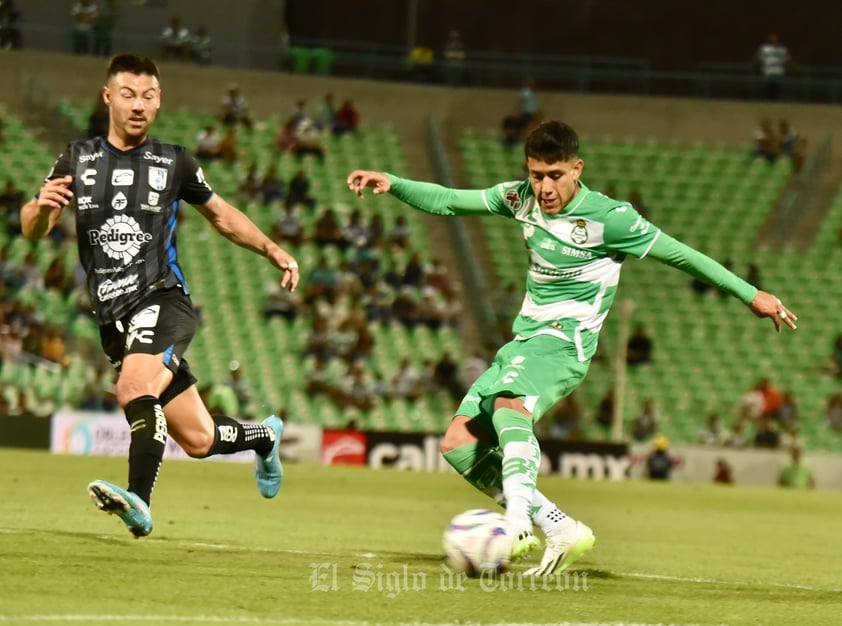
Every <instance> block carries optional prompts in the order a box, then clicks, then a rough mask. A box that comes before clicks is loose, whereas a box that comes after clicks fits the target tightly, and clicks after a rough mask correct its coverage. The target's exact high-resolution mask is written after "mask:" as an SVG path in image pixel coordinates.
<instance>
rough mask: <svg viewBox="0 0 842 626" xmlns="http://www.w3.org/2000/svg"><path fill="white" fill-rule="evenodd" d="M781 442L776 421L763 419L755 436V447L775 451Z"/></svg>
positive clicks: (767, 418)
mask: <svg viewBox="0 0 842 626" xmlns="http://www.w3.org/2000/svg"><path fill="white" fill-rule="evenodd" d="M780 442H781V438H780V434H778V429H777V426H775V420H773V419H772V418H771V417H763V418H761V420H760V425H759V426H758V428H757V432H756V433H755V434H754V447H755V448H767V449H772V450H774V449H777V448H778V446H779V445H780Z"/></svg>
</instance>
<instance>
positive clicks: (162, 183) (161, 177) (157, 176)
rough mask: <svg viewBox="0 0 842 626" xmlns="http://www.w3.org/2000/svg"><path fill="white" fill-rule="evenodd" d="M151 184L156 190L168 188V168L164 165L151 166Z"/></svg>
mask: <svg viewBox="0 0 842 626" xmlns="http://www.w3.org/2000/svg"><path fill="white" fill-rule="evenodd" d="M149 186H150V187H152V189H154V190H155V191H163V190H164V189H166V188H167V169H166V168H164V167H150V168H149Z"/></svg>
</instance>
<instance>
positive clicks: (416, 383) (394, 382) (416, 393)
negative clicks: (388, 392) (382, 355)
mask: <svg viewBox="0 0 842 626" xmlns="http://www.w3.org/2000/svg"><path fill="white" fill-rule="evenodd" d="M390 382H391V389H392V397H393V398H397V399H399V400H411V401H415V400H417V399H418V398H419V397H420V396H421V394H422V393H423V392H422V389H421V385H420V382H421V373H420V372H419V371H418V368H416V367H415V366H414V365H413V364H412V362H411V361H410V360H409V358H408V357H404V358H402V359H401V361H400V363H399V364H398V369H397V371H396V372H395V373H394V374H393V375H392V378H391V381H390Z"/></svg>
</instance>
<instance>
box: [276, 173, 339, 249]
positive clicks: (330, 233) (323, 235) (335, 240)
mask: <svg viewBox="0 0 842 626" xmlns="http://www.w3.org/2000/svg"><path fill="white" fill-rule="evenodd" d="M290 193H292V189H291V188H290ZM287 201H289V199H287ZM313 241H314V242H315V243H316V245H317V246H319V247H320V248H321V247H324V246H336V247H337V248H341V247H342V246H343V245H344V244H345V237H344V236H343V234H342V225H341V224H340V223H339V220H338V219H337V217H336V211H334V210H333V209H332V208H331V207H325V208H324V210H323V211H322V214H321V215H320V216H319V217H318V218H317V219H316V223H315V224H314V232H313Z"/></svg>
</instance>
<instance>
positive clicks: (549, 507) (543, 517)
mask: <svg viewBox="0 0 842 626" xmlns="http://www.w3.org/2000/svg"><path fill="white" fill-rule="evenodd" d="M566 517H567V515H566V514H565V513H564V512H563V511H561V510H560V509H559V508H558V507H557V506H556V505H555V504H554V503H553V502H550V501H549V500H548V499H547V496H545V495H544V494H543V493H541V492H540V491H538V490H537V489H536V490H535V493H534V494H533V497H532V521H533V522H534V523H535V525H536V526H537V527H538V528H540V529H541V530H542V531H543V532H544V534H545V535H552V534H553V531H558V524H559V522H561V521H562V520H563V519H564V518H566Z"/></svg>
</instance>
